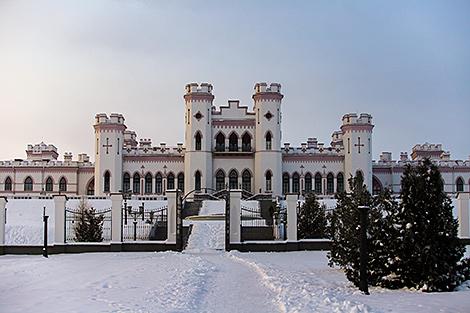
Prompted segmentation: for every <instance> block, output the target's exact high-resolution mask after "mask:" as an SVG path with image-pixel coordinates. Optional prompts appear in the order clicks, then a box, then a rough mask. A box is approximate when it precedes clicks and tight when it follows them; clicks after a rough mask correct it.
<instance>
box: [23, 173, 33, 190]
mask: <svg viewBox="0 0 470 313" xmlns="http://www.w3.org/2000/svg"><path fill="white" fill-rule="evenodd" d="M24 191H33V179H32V178H31V177H30V176H28V177H26V179H25V180H24Z"/></svg>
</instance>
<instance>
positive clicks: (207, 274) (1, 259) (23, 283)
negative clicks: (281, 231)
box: [0, 202, 470, 313]
mask: <svg viewBox="0 0 470 313" xmlns="http://www.w3.org/2000/svg"><path fill="white" fill-rule="evenodd" d="M49 206H50V205H49ZM49 206H46V210H49ZM223 207H224V203H223V202H207V203H205V204H204V205H203V208H202V209H201V213H204V215H216V214H220V211H221V210H222V208H223ZM34 212H35V211H34ZM30 213H31V212H30ZM40 213H41V214H42V212H40ZM33 215H34V216H35V215H36V214H33ZM40 216H41V215H39V217H40ZM20 217H21V216H20ZM21 218H22V219H23V220H24V217H21ZM34 220H36V218H35V217H34ZM187 222H188V221H187ZM189 222H190V223H192V224H193V231H192V234H191V236H190V239H189V243H188V247H187V249H186V250H185V251H184V252H183V253H175V252H161V253H88V254H74V255H72V254H61V255H52V256H50V257H49V258H48V259H45V258H42V257H40V256H12V255H6V256H0V312H1V313H10V312H33V311H34V312H36V313H42V312H171V313H177V312H178V313H184V312H226V313H230V312H244V313H250V312H256V313H264V312H269V313H272V312H292V313H294V312H295V313H301V312H348V313H350V312H354V313H359V312H418V313H419V312H423V313H424V312H431V313H432V312H456V313H457V312H461V313H468V312H470V288H461V289H462V291H459V292H449V293H423V292H420V291H413V290H386V289H382V288H371V289H370V291H371V295H370V296H365V295H363V294H361V293H360V292H358V290H357V288H355V287H354V286H352V284H351V283H349V282H348V281H347V280H346V278H345V276H344V274H343V273H342V272H341V271H340V270H339V269H335V268H330V267H328V265H327V263H328V259H327V257H326V252H322V251H310V252H306V251H304V252H284V253H240V252H236V251H233V252H230V253H226V252H225V251H223V248H224V223H223V221H213V220H208V221H204V220H198V221H189ZM467 256H470V247H467ZM468 285H469V286H470V282H469V283H468Z"/></svg>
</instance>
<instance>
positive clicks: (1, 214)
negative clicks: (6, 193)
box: [0, 197, 8, 245]
mask: <svg viewBox="0 0 470 313" xmlns="http://www.w3.org/2000/svg"><path fill="white" fill-rule="evenodd" d="M7 202H8V201H7V198H6V197H0V245H4V244H5V221H6V218H7V216H6V215H7V211H6V210H5V207H6V205H7Z"/></svg>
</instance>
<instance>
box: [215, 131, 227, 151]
mask: <svg viewBox="0 0 470 313" xmlns="http://www.w3.org/2000/svg"><path fill="white" fill-rule="evenodd" d="M215 151H219V152H223V151H225V136H224V134H222V133H218V134H217V137H215Z"/></svg>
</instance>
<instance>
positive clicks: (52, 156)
mask: <svg viewBox="0 0 470 313" xmlns="http://www.w3.org/2000/svg"><path fill="white" fill-rule="evenodd" d="M58 156H59V154H58V153H57V148H56V147H55V146H54V145H51V144H45V143H44V142H41V143H39V144H35V145H34V146H33V145H28V147H27V148H26V157H27V159H28V160H30V161H42V160H45V161H50V160H57V157H58Z"/></svg>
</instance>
